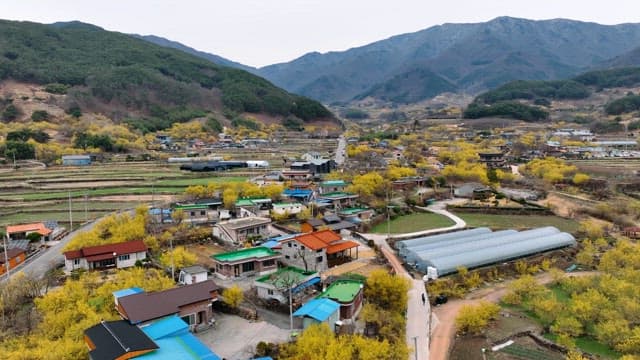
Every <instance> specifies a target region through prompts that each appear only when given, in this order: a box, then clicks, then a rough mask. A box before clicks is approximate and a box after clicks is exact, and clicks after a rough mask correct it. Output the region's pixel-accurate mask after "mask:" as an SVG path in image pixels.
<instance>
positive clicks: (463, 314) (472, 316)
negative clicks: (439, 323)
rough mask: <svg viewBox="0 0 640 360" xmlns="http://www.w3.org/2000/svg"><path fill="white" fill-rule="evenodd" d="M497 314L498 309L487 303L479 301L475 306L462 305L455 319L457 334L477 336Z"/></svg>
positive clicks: (496, 306) (494, 305)
mask: <svg viewBox="0 0 640 360" xmlns="http://www.w3.org/2000/svg"><path fill="white" fill-rule="evenodd" d="M499 313H500V307H499V306H498V305H496V304H493V303H490V302H487V301H481V302H480V303H479V304H478V305H475V306H474V305H464V306H462V308H460V312H459V313H458V316H457V317H456V328H457V330H458V333H471V334H479V333H481V332H482V330H484V329H485V328H486V327H487V325H488V324H489V321H490V320H492V319H494V318H495V317H496V316H497V315H498V314H499Z"/></svg>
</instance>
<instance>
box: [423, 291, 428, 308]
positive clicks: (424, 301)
mask: <svg viewBox="0 0 640 360" xmlns="http://www.w3.org/2000/svg"><path fill="white" fill-rule="evenodd" d="M426 301H427V299H426V298H425V296H424V293H422V305H423V306H424V304H425V303H426Z"/></svg>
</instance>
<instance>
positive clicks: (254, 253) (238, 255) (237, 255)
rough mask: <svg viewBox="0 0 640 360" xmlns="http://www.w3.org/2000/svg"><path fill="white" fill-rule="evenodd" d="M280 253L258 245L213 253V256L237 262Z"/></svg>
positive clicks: (219, 259)
mask: <svg viewBox="0 0 640 360" xmlns="http://www.w3.org/2000/svg"><path fill="white" fill-rule="evenodd" d="M278 255H280V254H279V253H277V252H275V251H273V250H271V249H269V248H266V247H263V246H258V247H253V248H248V249H242V250H237V251H230V252H226V253H222V254H216V255H212V256H211V258H213V259H214V260H218V261H221V262H236V261H242V260H248V259H252V258H255V259H259V258H264V257H271V256H278Z"/></svg>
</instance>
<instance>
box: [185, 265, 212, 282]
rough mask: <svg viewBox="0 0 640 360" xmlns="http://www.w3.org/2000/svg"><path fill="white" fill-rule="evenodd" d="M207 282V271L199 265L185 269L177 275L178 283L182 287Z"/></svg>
mask: <svg viewBox="0 0 640 360" xmlns="http://www.w3.org/2000/svg"><path fill="white" fill-rule="evenodd" d="M206 280H207V269H205V268H203V267H202V266H200V265H194V266H189V267H186V268H184V269H182V270H180V275H178V283H180V284H182V285H190V284H195V283H199V282H202V281H206Z"/></svg>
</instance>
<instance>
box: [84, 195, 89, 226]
mask: <svg viewBox="0 0 640 360" xmlns="http://www.w3.org/2000/svg"><path fill="white" fill-rule="evenodd" d="M87 201H89V193H84V221H85V222H87V221H89V211H88V210H87Z"/></svg>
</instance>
